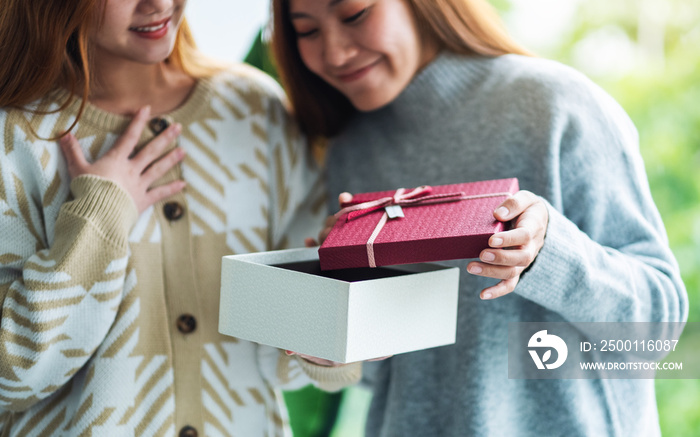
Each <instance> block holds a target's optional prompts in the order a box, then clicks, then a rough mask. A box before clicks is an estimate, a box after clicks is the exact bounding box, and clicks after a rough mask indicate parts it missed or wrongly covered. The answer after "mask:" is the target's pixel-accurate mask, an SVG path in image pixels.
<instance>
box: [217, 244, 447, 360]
mask: <svg viewBox="0 0 700 437" xmlns="http://www.w3.org/2000/svg"><path fill="white" fill-rule="evenodd" d="M458 285H459V269H457V268H456V267H445V266H440V265H435V264H412V265H402V266H395V267H390V268H389V267H383V268H375V269H370V268H358V269H347V270H338V271H322V270H321V268H320V265H319V260H318V249H316V248H309V249H292V250H282V251H273V252H260V253H252V254H245V255H232V256H227V257H224V258H223V260H222V274H221V301H220V310H219V332H221V333H222V334H225V335H230V336H233V337H237V338H240V339H243V340H249V341H253V342H257V343H261V344H266V345H270V346H274V347H278V348H280V349H286V350H291V351H294V352H297V353H302V354H307V355H311V356H315V357H319V358H325V359H328V360H332V361H336V362H341V363H349V362H355V361H362V360H368V359H373V358H379V357H384V356H387V355H394V354H399V353H403V352H410V351H415V350H419V349H426V348H431V347H436V346H442V345H447V344H452V343H454V342H455V331H456V323H457V293H458Z"/></svg>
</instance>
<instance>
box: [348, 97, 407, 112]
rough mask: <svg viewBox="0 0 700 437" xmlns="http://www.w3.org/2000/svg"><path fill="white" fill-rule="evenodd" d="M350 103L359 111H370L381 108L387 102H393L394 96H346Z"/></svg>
mask: <svg viewBox="0 0 700 437" xmlns="http://www.w3.org/2000/svg"><path fill="white" fill-rule="evenodd" d="M348 98H349V99H350V103H352V105H353V106H354V107H355V109H357V110H358V111H360V112H371V111H375V110H377V109H380V108H383V107H384V106H386V105H388V104H389V103H391V102H393V101H394V99H395V98H396V96H378V95H376V94H375V95H372V96H362V97H355V98H352V97H348Z"/></svg>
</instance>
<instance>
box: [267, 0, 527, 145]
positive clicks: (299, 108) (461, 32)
mask: <svg viewBox="0 0 700 437" xmlns="http://www.w3.org/2000/svg"><path fill="white" fill-rule="evenodd" d="M289 1H290V0H273V26H274V29H273V37H272V50H273V53H274V56H275V60H276V63H277V68H278V69H279V73H280V77H281V79H282V83H283V84H284V87H285V89H286V91H287V93H288V95H289V99H290V100H291V103H292V106H293V107H294V112H295V114H296V117H297V119H298V120H299V124H300V125H301V128H302V130H303V131H304V132H305V133H306V134H307V135H308V136H309V138H310V139H312V140H314V139H316V138H318V137H331V136H333V135H336V134H338V133H339V132H340V130H341V129H342V128H343V127H344V125H345V124H346V123H347V121H348V120H349V118H350V117H351V116H352V114H353V113H355V111H356V110H355V109H354V107H353V106H352V104H351V103H350V101H349V100H348V99H347V98H346V97H345V96H344V95H343V94H341V93H340V92H339V91H337V90H336V89H335V88H333V87H332V86H330V85H328V84H327V83H326V82H325V81H324V80H323V79H321V78H320V77H318V76H317V75H316V74H314V73H313V72H311V70H309V69H308V68H307V67H306V65H305V64H304V62H303V61H302V59H301V55H300V54H299V49H298V47H297V36H296V32H295V31H294V27H293V26H292V20H291V17H290V11H289ZM404 1H406V2H407V3H408V5H409V6H410V7H411V9H412V10H413V12H414V14H415V16H416V20H417V22H418V27H419V29H420V32H422V33H423V35H424V36H425V37H427V38H432V39H433V40H435V41H437V43H438V45H439V46H440V47H441V48H442V49H445V50H449V51H451V52H454V53H459V54H464V55H482V56H492V57H493V56H500V55H505V54H509V53H514V54H521V55H528V56H531V53H530V52H528V51H527V50H525V49H524V48H523V47H521V46H520V45H519V44H518V43H516V42H515V41H514V40H513V39H512V38H511V37H510V36H509V35H508V33H507V32H506V31H505V29H504V27H503V25H502V23H501V20H500V18H499V16H498V13H497V12H496V11H495V10H494V8H493V7H492V6H491V5H490V4H489V3H488V2H487V1H486V0H404Z"/></svg>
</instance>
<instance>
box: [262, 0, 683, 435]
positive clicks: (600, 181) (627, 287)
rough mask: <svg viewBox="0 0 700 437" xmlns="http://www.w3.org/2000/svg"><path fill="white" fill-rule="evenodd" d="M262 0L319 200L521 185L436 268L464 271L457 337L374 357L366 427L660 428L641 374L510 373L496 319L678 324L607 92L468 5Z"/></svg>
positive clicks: (668, 263)
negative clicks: (320, 155)
mask: <svg viewBox="0 0 700 437" xmlns="http://www.w3.org/2000/svg"><path fill="white" fill-rule="evenodd" d="M273 4H274V25H275V28H274V41H273V46H274V51H275V55H276V58H277V62H278V65H279V68H280V73H281V77H282V78H283V81H284V83H285V87H286V90H287V92H288V94H289V95H290V98H291V100H292V103H293V106H294V109H295V111H296V114H297V116H298V117H299V119H300V120H301V124H302V127H303V129H304V130H305V132H306V133H307V134H308V135H309V136H310V137H312V138H314V137H330V146H329V148H328V156H327V166H328V181H329V188H330V190H329V191H330V198H329V209H330V210H331V211H334V210H336V208H337V203H336V196H337V195H338V193H340V192H341V191H349V192H371V191H382V190H390V189H397V188H399V187H405V188H410V187H416V186H420V185H424V184H431V185H438V184H450V183H460V182H465V181H478V180H489V179H498V178H505V177H517V178H518V179H519V181H520V187H521V188H522V189H523V191H520V192H518V193H517V194H515V195H514V196H513V197H512V198H510V199H508V200H505V201H504V202H503V203H502V204H501V205H500V206H499V207H498V208H496V210H495V211H494V217H495V218H496V219H497V220H500V221H507V222H512V224H513V227H512V229H511V230H508V231H505V232H501V233H498V234H496V235H494V236H492V237H491V239H490V240H489V245H490V247H489V248H488V249H486V250H484V251H483V252H482V253H481V254H480V257H479V259H478V260H471V261H460V262H456V263H454V265H459V266H461V267H462V268H463V269H465V270H466V272H468V273H469V274H464V275H462V278H461V288H460V301H459V318H458V332H457V343H456V344H455V345H452V346H447V347H442V348H436V349H430V350H425V351H420V352H415V353H410V354H403V355H397V356H394V357H392V358H390V359H388V360H386V361H383V362H381V363H379V364H378V365H377V368H376V369H375V370H376V371H375V372H373V376H374V377H373V388H374V398H373V403H372V406H371V408H370V415H369V420H368V423H367V435H368V436H440V437H446V436H465V435H468V436H497V435H498V436H501V435H507V436H516V435H517V436H520V435H531V436H542V435H587V436H598V435H658V434H659V426H658V419H657V412H656V404H655V398H654V382H653V380H622V379H555V380H525V379H519V380H518V379H509V377H508V375H509V373H508V371H509V368H508V355H509V351H508V337H509V331H508V329H509V324H513V323H518V322H532V321H540V322H613V321H618V322H661V321H664V322H680V321H684V320H685V319H686V318H687V311H688V304H687V295H686V292H685V288H684V286H683V283H682V282H681V279H680V275H679V271H678V266H677V263H676V261H675V259H674V257H673V255H672V254H671V252H670V250H669V248H668V245H667V241H666V236H665V230H664V228H663V223H662V222H661V219H660V217H659V214H658V212H657V209H656V207H655V205H654V202H653V200H652V198H651V195H650V193H649V188H648V183H647V181H646V175H645V173H644V167H643V163H642V160H641V157H640V155H639V150H638V144H637V134H636V131H635V129H634V126H633V125H632V123H631V122H630V120H629V118H628V117H627V115H626V114H625V113H624V111H623V110H622V109H621V108H620V107H619V105H617V103H616V102H614V101H613V99H611V98H610V97H609V96H608V95H607V94H605V93H604V92H603V91H602V90H601V89H599V88H598V87H597V86H595V85H594V84H593V83H591V82H590V81H589V80H588V79H586V78H585V77H584V76H583V75H581V74H580V73H578V72H576V71H574V70H572V69H570V68H567V67H565V66H563V65H560V64H557V63H555V62H551V61H547V60H543V59H538V58H536V57H533V56H529V54H528V52H527V51H526V50H524V49H522V48H520V47H519V46H518V45H517V44H516V43H514V42H513V41H512V40H511V39H510V38H509V37H508V36H507V34H506V33H505V32H504V31H503V30H502V28H501V26H500V25H499V23H498V19H497V16H496V14H495V12H494V11H493V10H492V9H491V7H490V6H489V5H488V4H487V3H486V2H485V1H484V0H274V1H273ZM407 225H408V224H407ZM466 272H465V273H466ZM514 326H515V327H518V326H520V325H517V324H516V325H514ZM525 346H526V345H523V347H525ZM571 347H573V346H571ZM526 356H527V355H526ZM520 364H521V365H522V366H525V365H531V366H532V365H533V363H532V362H529V363H528V362H526V361H523V362H521V363H520Z"/></svg>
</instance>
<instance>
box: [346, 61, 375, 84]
mask: <svg viewBox="0 0 700 437" xmlns="http://www.w3.org/2000/svg"><path fill="white" fill-rule="evenodd" d="M378 63H379V61H376V62H373V63H371V64H369V65H367V66H366V67H362V68H358V69H357V70H353V71H351V72H350V73H346V74H336V77H337V78H338V79H339V80H340V81H341V82H344V83H350V82H354V81H356V80H358V79H361V78H363V77H365V76H366V75H367V73H369V71H370V70H371V69H372V68H373V67H374V66H375V65H377V64H378Z"/></svg>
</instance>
